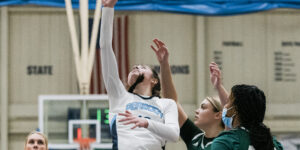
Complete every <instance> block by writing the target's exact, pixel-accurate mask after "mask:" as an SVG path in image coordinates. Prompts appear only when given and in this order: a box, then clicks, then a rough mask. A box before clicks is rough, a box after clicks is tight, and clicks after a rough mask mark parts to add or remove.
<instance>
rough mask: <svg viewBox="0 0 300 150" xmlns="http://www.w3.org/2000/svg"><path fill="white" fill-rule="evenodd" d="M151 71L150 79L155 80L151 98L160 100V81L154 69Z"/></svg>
mask: <svg viewBox="0 0 300 150" xmlns="http://www.w3.org/2000/svg"><path fill="white" fill-rule="evenodd" d="M151 70H152V77H153V78H155V79H156V80H157V83H156V84H155V85H154V87H153V88H152V96H157V97H159V98H160V90H161V86H160V79H159V76H158V73H157V72H156V71H155V70H154V69H151Z"/></svg>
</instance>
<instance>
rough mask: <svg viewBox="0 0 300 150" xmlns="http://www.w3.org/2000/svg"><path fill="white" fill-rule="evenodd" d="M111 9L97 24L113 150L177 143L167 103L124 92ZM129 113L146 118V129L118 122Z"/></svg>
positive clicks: (148, 149) (155, 149) (174, 116)
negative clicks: (115, 52) (116, 56)
mask: <svg viewBox="0 0 300 150" xmlns="http://www.w3.org/2000/svg"><path fill="white" fill-rule="evenodd" d="M113 18H114V9H113V8H107V7H104V8H103V10H102V21H101V33H100V34H101V36H100V48H101V64H102V75H103V79H104V84H105V87H106V90H107V93H108V98H109V110H110V114H109V116H110V117H109V120H110V127H111V133H112V136H113V149H120V150H123V149H124V150H161V149H162V147H164V145H165V144H166V141H173V142H176V141H177V140H178V139H179V125H178V110H177V106H176V103H175V102H174V101H173V100H170V99H163V98H158V97H144V96H140V95H135V94H132V93H129V92H127V91H126V89H125V87H124V85H123V84H122V82H121V80H120V79H119V73H118V66H117V61H116V58H115V55H114V53H113V49H112V33H113V31H112V29H113ZM125 110H128V111H130V112H131V113H132V114H133V115H136V116H138V117H143V118H146V119H147V121H148V124H149V125H148V128H135V129H131V127H133V126H134V124H130V125H123V122H118V120H120V119H122V118H123V116H119V115H118V113H120V112H122V113H124V112H125Z"/></svg>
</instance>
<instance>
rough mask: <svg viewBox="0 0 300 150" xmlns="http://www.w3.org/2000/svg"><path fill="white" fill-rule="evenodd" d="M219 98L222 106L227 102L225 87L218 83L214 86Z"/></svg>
mask: <svg viewBox="0 0 300 150" xmlns="http://www.w3.org/2000/svg"><path fill="white" fill-rule="evenodd" d="M216 89H217V91H218V94H219V97H220V100H221V104H222V106H223V107H224V105H225V104H226V103H227V102H228V96H229V94H228V92H227V90H226V89H225V87H224V86H223V85H219V86H218V87H216Z"/></svg>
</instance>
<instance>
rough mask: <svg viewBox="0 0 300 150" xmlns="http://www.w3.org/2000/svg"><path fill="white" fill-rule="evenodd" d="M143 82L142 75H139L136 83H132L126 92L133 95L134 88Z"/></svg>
mask: <svg viewBox="0 0 300 150" xmlns="http://www.w3.org/2000/svg"><path fill="white" fill-rule="evenodd" d="M143 80H144V75H143V74H142V75H139V76H138V78H137V79H136V81H135V82H134V83H133V85H132V86H130V87H129V89H128V92H129V93H133V90H134V89H135V87H136V86H137V85H138V84H139V83H141V82H143Z"/></svg>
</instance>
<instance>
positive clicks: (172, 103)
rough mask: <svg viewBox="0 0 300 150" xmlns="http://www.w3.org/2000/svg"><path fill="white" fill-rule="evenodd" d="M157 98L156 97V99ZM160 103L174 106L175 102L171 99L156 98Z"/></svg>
mask: <svg viewBox="0 0 300 150" xmlns="http://www.w3.org/2000/svg"><path fill="white" fill-rule="evenodd" d="M157 98H158V97H157ZM158 99H159V100H160V102H161V103H163V104H167V105H176V102H175V101H174V100H173V99H169V98H158Z"/></svg>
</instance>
